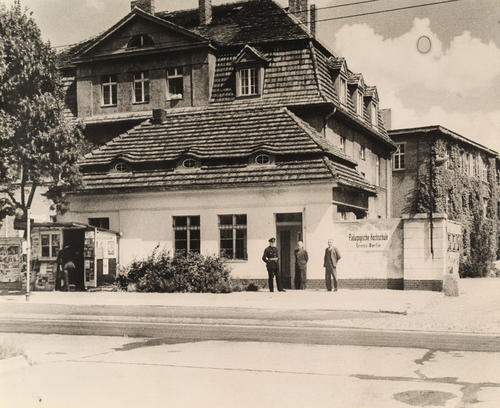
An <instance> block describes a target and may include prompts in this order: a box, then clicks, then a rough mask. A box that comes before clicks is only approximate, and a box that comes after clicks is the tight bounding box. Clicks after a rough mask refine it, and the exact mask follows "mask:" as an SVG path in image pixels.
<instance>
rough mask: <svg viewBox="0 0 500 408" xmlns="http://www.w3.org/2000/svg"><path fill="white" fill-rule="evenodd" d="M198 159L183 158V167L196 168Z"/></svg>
mask: <svg viewBox="0 0 500 408" xmlns="http://www.w3.org/2000/svg"><path fill="white" fill-rule="evenodd" d="M196 165H197V163H196V160H194V159H185V160H183V162H182V167H183V168H185V169H194V168H196Z"/></svg>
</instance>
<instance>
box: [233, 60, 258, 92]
mask: <svg viewBox="0 0 500 408" xmlns="http://www.w3.org/2000/svg"><path fill="white" fill-rule="evenodd" d="M260 71H261V68H258V67H245V68H240V69H238V71H236V77H237V84H236V85H237V95H238V96H255V95H259V94H260V80H259V79H260V78H259V77H260Z"/></svg>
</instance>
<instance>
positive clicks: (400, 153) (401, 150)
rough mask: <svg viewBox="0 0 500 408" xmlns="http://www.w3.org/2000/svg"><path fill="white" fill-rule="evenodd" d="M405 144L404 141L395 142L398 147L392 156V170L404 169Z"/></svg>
mask: <svg viewBox="0 0 500 408" xmlns="http://www.w3.org/2000/svg"><path fill="white" fill-rule="evenodd" d="M405 144H406V143H396V146H397V147H398V148H397V150H396V151H395V152H394V155H393V156H392V163H393V169H394V170H404V169H405V147H406V146H405Z"/></svg>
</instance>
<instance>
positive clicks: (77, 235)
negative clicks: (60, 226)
mask: <svg viewBox="0 0 500 408" xmlns="http://www.w3.org/2000/svg"><path fill="white" fill-rule="evenodd" d="M84 239H85V231H84V230H83V229H65V230H63V245H69V251H70V253H71V254H72V256H73V262H74V263H75V273H73V274H71V275H70V276H69V284H70V287H74V288H75V289H76V290H84V289H85V284H84V272H83V271H84V268H83V267H84V262H83V243H84Z"/></svg>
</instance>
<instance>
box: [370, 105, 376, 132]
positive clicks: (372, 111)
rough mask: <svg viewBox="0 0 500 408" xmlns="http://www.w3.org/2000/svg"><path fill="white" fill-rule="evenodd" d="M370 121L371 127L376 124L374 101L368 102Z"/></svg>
mask: <svg viewBox="0 0 500 408" xmlns="http://www.w3.org/2000/svg"><path fill="white" fill-rule="evenodd" d="M370 121H371V123H372V126H373V127H377V126H378V109H377V104H376V103H375V102H371V103H370Z"/></svg>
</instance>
